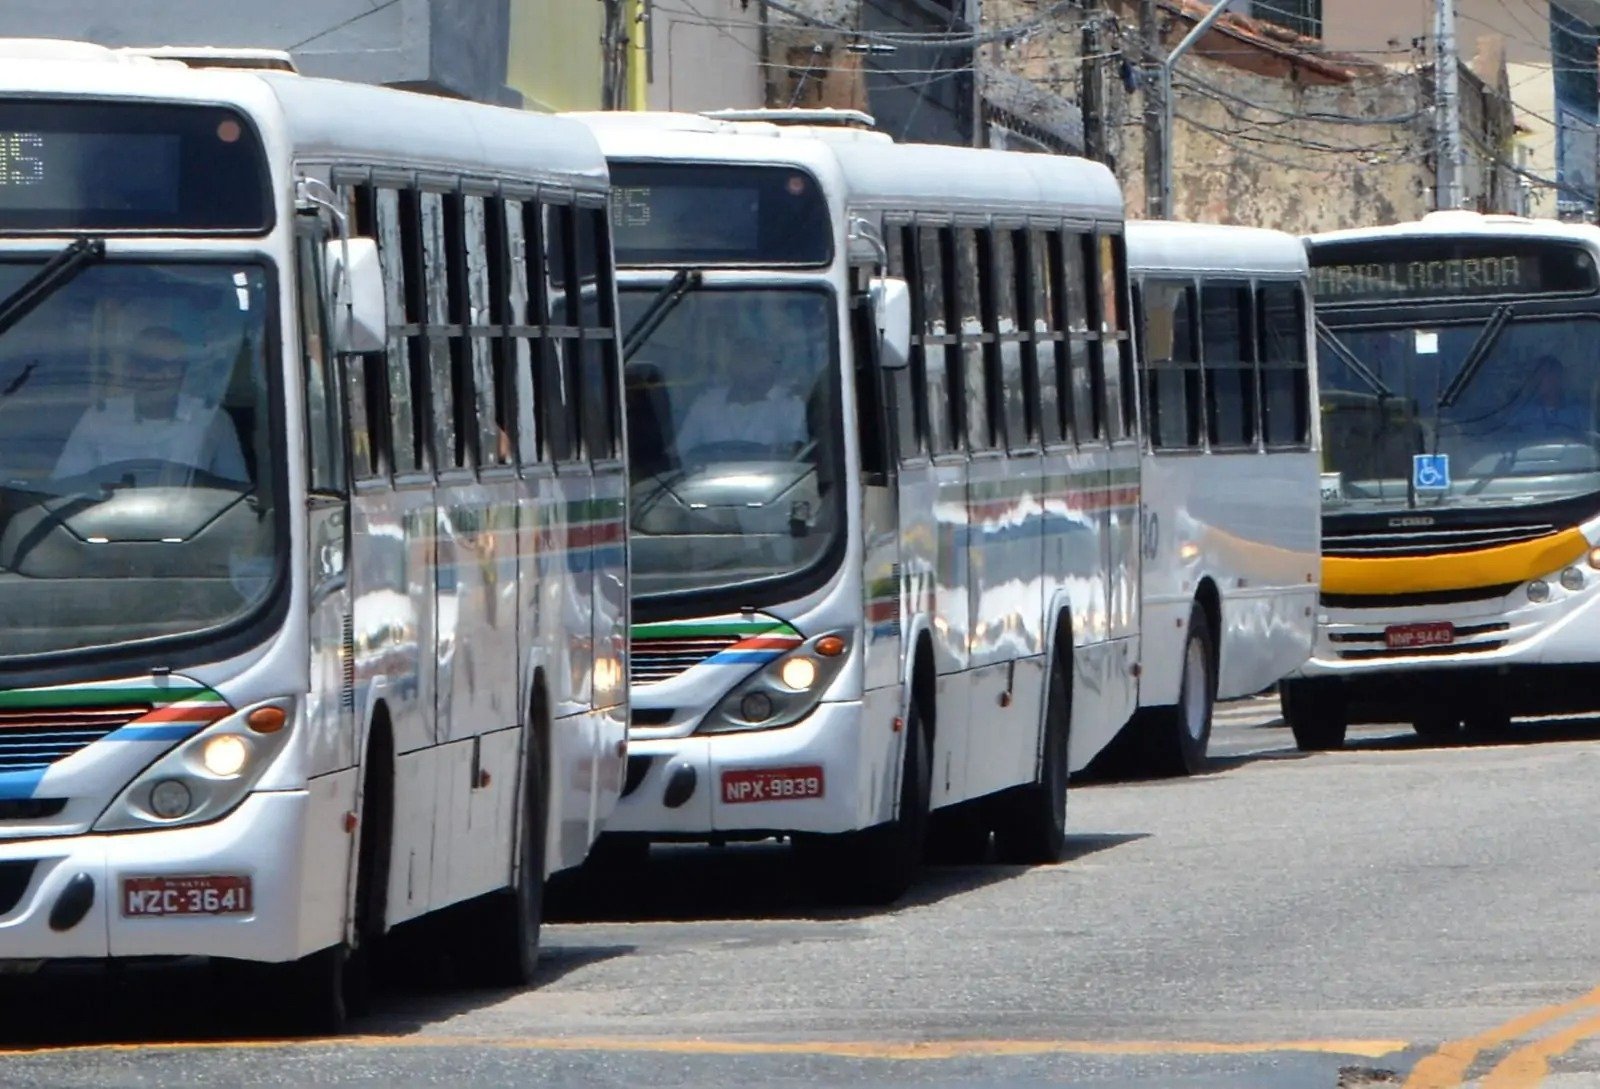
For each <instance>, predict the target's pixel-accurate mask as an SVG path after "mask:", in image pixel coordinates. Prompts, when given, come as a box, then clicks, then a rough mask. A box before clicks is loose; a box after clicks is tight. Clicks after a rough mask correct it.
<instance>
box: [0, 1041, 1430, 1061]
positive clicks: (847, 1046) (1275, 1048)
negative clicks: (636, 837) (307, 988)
mask: <svg viewBox="0 0 1600 1089" xmlns="http://www.w3.org/2000/svg"><path fill="white" fill-rule="evenodd" d="M1409 1046H1410V1042H1409V1041H1407V1040H1274V1041H1256V1042H1243V1043H1223V1042H1210V1041H1185V1040H1122V1041H1103V1042H1102V1041H1095V1040H943V1041H926V1042H920V1043H916V1042H893V1041H828V1040H812V1041H795V1042H785V1041H750V1040H698V1039H696V1040H678V1039H660V1038H648V1037H645V1038H638V1039H633V1038H628V1037H605V1036H548V1037H537V1036H345V1037H333V1038H329V1039H323V1040H201V1041H196V1042H194V1043H170V1042H169V1043H153V1044H87V1045H77V1046H67V1047H59V1048H51V1047H40V1048H16V1049H10V1050H0V1058H10V1057H16V1056H22V1055H39V1054H82V1053H85V1052H102V1053H104V1052H118V1053H128V1052H161V1051H226V1050H238V1051H253V1050H254V1051H267V1050H283V1049H290V1048H293V1049H297V1050H311V1049H331V1048H336V1047H356V1048H375V1049H376V1048H418V1049H421V1048H474V1049H496V1050H502V1051H615V1052H643V1053H652V1054H673V1055H715V1056H737V1055H824V1056H828V1057H830V1058H841V1059H871V1060H885V1061H899V1062H904V1061H926V1060H931V1059H964V1058H996V1057H1002V1058H1003V1057H1026V1056H1035V1055H1100V1056H1141V1055H1167V1056H1172V1055H1179V1056H1182V1055H1194V1056H1201V1055H1274V1054H1281V1053H1286V1052H1303V1053H1312V1054H1328V1055H1354V1056H1357V1057H1360V1058H1366V1059H1381V1058H1382V1057H1384V1056H1385V1055H1392V1054H1394V1053H1395V1052H1397V1051H1403V1050H1405V1049H1406V1048H1407V1047H1409Z"/></svg>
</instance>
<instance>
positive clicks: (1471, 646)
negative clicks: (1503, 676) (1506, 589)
mask: <svg viewBox="0 0 1600 1089" xmlns="http://www.w3.org/2000/svg"><path fill="white" fill-rule="evenodd" d="M1510 630H1511V625H1510V624H1507V623H1505V622H1504V621H1496V622H1494V623H1490V624H1462V625H1458V626H1457V627H1456V629H1455V642H1453V643H1446V644H1444V645H1443V646H1436V647H1404V648H1390V647H1389V646H1388V645H1387V644H1386V642H1385V638H1386V637H1385V635H1384V633H1383V632H1381V631H1379V632H1334V633H1332V634H1330V635H1329V636H1328V640H1329V642H1331V643H1333V644H1334V645H1335V648H1336V650H1337V653H1338V655H1339V657H1341V658H1343V659H1345V660H1346V661H1372V660H1374V659H1381V658H1429V657H1438V656H1440V655H1446V654H1484V653H1487V652H1488V651H1491V650H1499V649H1500V648H1501V647H1503V646H1505V645H1506V642H1507V640H1506V639H1505V638H1504V636H1505V635H1506V633H1507V632H1509V631H1510ZM1495 636H1499V637H1500V638H1494V637H1495ZM1486 637H1487V638H1486ZM1471 640H1478V641H1477V642H1472V641H1471ZM1362 644H1365V645H1362Z"/></svg>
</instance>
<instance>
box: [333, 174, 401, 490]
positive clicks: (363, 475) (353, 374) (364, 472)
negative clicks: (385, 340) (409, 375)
mask: <svg viewBox="0 0 1600 1089" xmlns="http://www.w3.org/2000/svg"><path fill="white" fill-rule="evenodd" d="M345 202H346V206H347V207H348V208H349V210H350V218H351V223H352V227H351V229H352V231H353V233H354V234H355V235H356V236H357V237H360V238H372V239H376V238H377V237H378V223H377V193H376V191H375V190H374V189H373V188H372V186H370V185H358V186H352V187H350V188H349V189H347V190H346V191H345ZM380 263H381V262H380ZM385 286H386V287H387V286H388V285H387V284H386V285H385ZM341 362H342V367H341V368H340V373H342V375H343V378H344V400H345V431H346V433H347V434H348V435H349V449H350V474H351V476H352V477H353V478H354V479H356V480H372V479H374V478H376V477H381V476H383V475H385V474H386V473H387V472H388V460H387V458H386V456H385V453H384V434H385V432H384V421H385V420H387V419H388V418H389V413H388V410H387V409H386V408H385V406H384V388H383V387H384V372H383V361H382V360H381V359H379V358H378V357H377V356H375V355H352V356H346V357H345V358H344V359H343V360H342V361H341Z"/></svg>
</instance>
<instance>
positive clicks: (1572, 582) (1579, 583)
mask: <svg viewBox="0 0 1600 1089" xmlns="http://www.w3.org/2000/svg"><path fill="white" fill-rule="evenodd" d="M1561 588H1562V589H1563V590H1581V589H1583V572H1582V571H1580V570H1578V569H1577V568H1576V567H1569V568H1567V569H1566V570H1565V571H1563V572H1561Z"/></svg>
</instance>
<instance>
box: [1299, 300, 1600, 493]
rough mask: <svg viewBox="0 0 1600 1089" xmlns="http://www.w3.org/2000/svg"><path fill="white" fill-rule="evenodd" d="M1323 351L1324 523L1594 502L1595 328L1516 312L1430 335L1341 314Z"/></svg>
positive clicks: (1328, 328)
mask: <svg viewBox="0 0 1600 1089" xmlns="http://www.w3.org/2000/svg"><path fill="white" fill-rule="evenodd" d="M1392 315H1393V311H1392V310H1391V311H1387V312H1386V313H1385V315H1384V316H1385V318H1386V319H1390V320H1392ZM1319 349H1320V350H1319V353H1318V366H1319V368H1320V370H1321V399H1322V425H1323V448H1324V451H1325V454H1324V458H1325V463H1324V466H1323V469H1324V472H1325V474H1326V476H1325V479H1324V487H1323V495H1324V497H1325V499H1326V502H1327V504H1328V506H1329V509H1330V511H1333V510H1337V509H1339V508H1357V509H1360V508H1376V509H1389V508H1396V507H1407V506H1432V507H1450V506H1460V507H1466V506H1521V505H1525V504H1531V503H1542V502H1550V501H1554V500H1560V499H1564V498H1568V497H1571V496H1575V495H1580V494H1584V493H1588V492H1595V491H1600V420H1597V414H1596V413H1597V397H1600V321H1597V320H1595V319H1594V318H1590V317H1578V316H1573V317H1542V316H1541V317H1519V316H1517V315H1516V313H1515V308H1514V307H1512V306H1506V307H1501V308H1498V309H1496V310H1494V311H1492V312H1488V313H1486V314H1485V315H1484V316H1483V317H1482V318H1480V319H1477V320H1472V321H1456V322H1446V323H1438V324H1411V323H1406V324H1398V325H1397V324H1385V325H1381V326H1379V325H1367V324H1363V322H1362V319H1361V318H1359V317H1357V316H1356V315H1341V317H1340V321H1339V323H1338V324H1336V325H1335V324H1332V323H1331V322H1327V321H1326V319H1325V323H1324V324H1323V325H1322V328H1321V337H1320V344H1319ZM1417 455H1430V457H1429V458H1427V459H1426V460H1425V461H1423V462H1418V461H1417V460H1416V459H1417Z"/></svg>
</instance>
